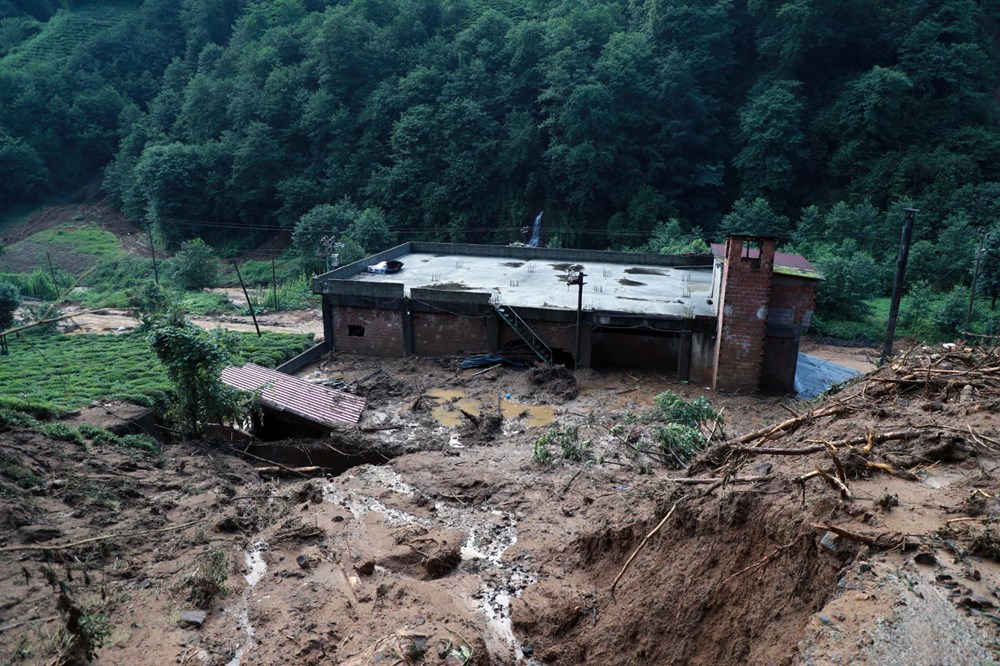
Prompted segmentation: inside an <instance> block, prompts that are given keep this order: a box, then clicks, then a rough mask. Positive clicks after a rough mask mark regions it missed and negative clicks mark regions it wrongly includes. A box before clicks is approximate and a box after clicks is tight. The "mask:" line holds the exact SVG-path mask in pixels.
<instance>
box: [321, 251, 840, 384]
mask: <svg viewBox="0 0 1000 666" xmlns="http://www.w3.org/2000/svg"><path fill="white" fill-rule="evenodd" d="M382 262H402V269H401V270H399V271H398V272H395V273H388V272H381V271H382V270H383V269H384V268H385V266H386V264H383V263H382ZM370 266H378V268H374V269H373V270H375V271H378V272H370V271H369V267H370ZM580 273H583V275H584V278H583V281H584V285H583V288H582V291H581V289H580V287H579V286H578V284H577V282H576V280H577V279H578V278H577V276H578V275H579V274H580ZM819 279H821V278H820V276H819V274H818V273H817V272H816V270H815V269H814V268H813V267H812V265H811V264H810V263H809V262H808V261H806V260H805V259H803V258H802V257H799V256H796V255H783V254H781V253H776V252H775V239H774V238H768V237H750V236H733V237H730V238H729V239H728V241H727V243H726V245H724V246H716V247H714V248H713V253H712V254H705V255H685V256H665V255H658V254H644V253H625V252H599V251H591V250H566V249H548V248H529V247H508V246H488V245H459V244H444V243H421V242H412V243H404V244H403V245H400V246H398V247H395V248H392V249H390V250H386V251H385V252H382V253H380V254H377V255H374V256H372V257H369V258H367V259H365V260H363V261H360V262H356V263H354V264H350V265H348V266H344V267H341V268H338V269H336V270H334V271H331V272H329V273H325V274H323V275H320V276H318V277H316V278H314V279H313V291H315V292H316V293H318V294H322V296H323V322H324V338H325V341H326V344H327V347H328V348H330V349H336V350H337V351H342V352H346V353H355V354H365V355H371V356H409V355H416V356H445V355H461V354H468V355H476V354H483V353H490V352H496V351H498V350H500V349H502V348H504V346H505V345H508V344H509V343H515V342H522V343H524V344H525V345H527V346H528V348H529V349H531V350H532V353H534V354H535V355H536V356H537V357H538V358H539V359H541V360H544V361H546V362H556V363H565V364H566V365H569V366H571V367H572V366H573V365H576V366H577V367H581V368H588V367H635V368H653V369H659V370H663V371H670V372H677V375H678V377H679V378H680V379H681V380H685V381H691V382H694V383H697V384H702V385H711V386H712V387H714V388H717V389H720V390H727V391H734V390H766V391H783V392H788V391H791V390H792V387H793V385H794V378H795V366H796V362H797V357H798V343H799V332H800V331H801V330H802V329H803V328H804V327H806V326H808V325H809V322H810V321H811V318H812V313H813V309H814V303H815V298H814V290H815V285H816V283H817V280H819ZM578 305H579V306H582V307H581V308H580V313H579V321H578Z"/></svg>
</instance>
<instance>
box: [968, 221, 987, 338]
mask: <svg viewBox="0 0 1000 666" xmlns="http://www.w3.org/2000/svg"><path fill="white" fill-rule="evenodd" d="M988 235H989V232H986V233H984V234H983V235H982V236H980V237H979V249H978V250H976V270H975V272H974V273H973V274H972V288H971V289H969V309H968V310H966V311H965V330H966V331H968V330H969V328H970V324H971V323H972V306H973V304H974V303H975V302H976V281H978V280H979V268H980V266H982V262H983V246H985V245H986V237H987V236H988Z"/></svg>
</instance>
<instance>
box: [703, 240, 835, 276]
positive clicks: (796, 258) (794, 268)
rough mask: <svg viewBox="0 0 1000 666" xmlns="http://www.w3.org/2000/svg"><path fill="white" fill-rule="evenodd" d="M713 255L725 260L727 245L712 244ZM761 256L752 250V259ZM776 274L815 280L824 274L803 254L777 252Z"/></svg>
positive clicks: (755, 249)
mask: <svg viewBox="0 0 1000 666" xmlns="http://www.w3.org/2000/svg"><path fill="white" fill-rule="evenodd" d="M712 254H714V255H715V256H716V258H718V259H724V258H725V257H726V244H725V243H712ZM759 254H760V250H759V249H757V248H751V249H750V258H751V259H756V258H757V256H758V255H759ZM774 272H775V273H783V274H785V275H797V276H799V277H805V278H811V279H813V280H822V279H823V276H822V274H820V272H819V271H818V270H816V267H815V266H813V265H812V262H811V261H809V260H808V259H806V258H805V257H803V256H802V255H801V254H788V253H786V252H775V253H774Z"/></svg>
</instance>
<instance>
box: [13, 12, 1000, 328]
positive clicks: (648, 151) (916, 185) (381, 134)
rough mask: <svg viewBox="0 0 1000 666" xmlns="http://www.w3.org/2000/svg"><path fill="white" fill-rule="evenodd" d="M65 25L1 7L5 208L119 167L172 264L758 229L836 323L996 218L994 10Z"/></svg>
mask: <svg viewBox="0 0 1000 666" xmlns="http://www.w3.org/2000/svg"><path fill="white" fill-rule="evenodd" d="M54 4H55V3H54V2H27V1H26V0H0V16H2V17H6V18H3V19H2V21H0V58H2V59H0V202H4V201H6V202H11V201H15V200H24V199H30V198H37V197H41V196H44V195H45V194H46V193H47V192H51V191H54V190H65V189H67V188H71V187H74V186H78V185H80V184H82V183H84V182H86V181H88V180H91V179H93V178H94V177H95V175H97V174H99V173H101V170H103V174H104V177H105V179H104V189H105V191H106V192H107V193H108V194H109V195H110V197H111V198H112V200H113V201H114V202H115V203H116V204H117V205H119V206H120V207H121V208H122V209H123V210H124V211H125V212H126V213H127V214H128V215H129V216H131V217H133V218H135V219H149V220H152V221H153V222H154V223H155V224H156V225H157V227H158V229H159V230H160V232H161V233H162V235H163V237H164V238H165V239H166V240H167V241H168V242H169V243H171V244H173V245H176V244H178V243H179V242H180V241H181V240H183V239H185V238H189V237H193V236H202V237H204V238H206V240H209V242H212V243H215V244H219V243H225V244H228V245H229V246H232V245H233V244H234V243H239V242H243V243H247V244H249V243H252V242H253V241H254V240H255V238H258V237H259V236H261V235H263V234H264V233H266V232H269V231H271V230H273V229H276V228H285V229H291V228H293V227H294V226H295V225H296V224H298V222H299V221H300V220H301V219H302V218H303V216H304V215H305V216H307V217H306V220H307V224H306V226H307V227H309V228H311V229H316V228H322V227H323V226H324V225H327V226H329V225H333V227H334V230H335V231H339V232H344V233H345V234H346V237H345V240H347V241H348V242H352V243H354V242H356V243H358V244H360V245H361V246H364V249H365V250H375V249H378V247H376V246H378V245H382V244H385V243H389V242H392V241H393V240H397V239H409V238H418V237H419V238H430V239H438V240H448V241H472V242H501V243H506V242H510V241H513V240H522V239H523V238H522V228H523V227H525V226H527V225H529V224H530V222H531V220H532V219H533V218H534V216H535V215H536V214H537V212H538V211H540V210H543V209H544V211H545V216H544V235H543V242H545V243H548V244H554V245H564V246H579V247H597V248H605V247H607V248H627V247H633V248H634V247H640V246H644V245H646V244H647V243H649V246H648V247H649V248H650V249H653V250H668V251H677V250H683V249H687V248H691V247H697V246H698V244H697V243H695V244H694V245H692V244H691V241H692V240H693V239H698V238H700V239H704V238H718V237H720V236H721V235H722V234H723V233H724V232H725V231H731V230H738V231H768V232H772V233H777V234H780V235H781V236H782V238H783V240H784V241H785V243H786V244H789V245H791V246H793V247H794V248H795V249H798V250H800V251H803V252H806V253H807V254H809V255H810V256H813V257H815V258H817V259H819V260H820V263H821V264H822V266H823V268H824V270H825V271H826V272H827V274H828V277H829V278H830V279H831V281H832V282H831V284H839V283H838V281H840V282H843V285H842V287H843V288H842V289H840V290H839V291H838V290H834V289H829V288H828V289H827V296H828V298H827V302H825V303H824V308H825V309H826V310H827V311H828V312H831V313H833V312H836V311H837V310H838V309H839V310H843V309H847V308H849V307H850V305H851V301H850V299H844V298H843V297H842V296H843V294H845V293H855V294H856V293H867V294H878V293H880V292H882V291H883V290H884V289H885V288H886V286H887V285H888V283H889V279H890V274H891V270H892V261H893V258H894V256H895V251H896V245H897V240H898V229H899V224H900V221H901V217H902V216H901V208H902V207H903V206H904V205H913V206H916V207H917V208H919V209H920V210H921V212H920V214H919V215H918V218H917V222H918V223H917V232H916V236H915V241H916V245H915V247H914V255H913V262H914V264H915V266H916V268H915V269H914V270H915V271H916V273H915V274H916V275H918V276H920V277H923V278H925V279H926V280H928V282H929V285H928V287H927V288H928V289H933V290H938V291H940V290H948V289H951V288H952V287H953V286H955V285H960V284H967V283H968V282H969V278H970V275H969V273H970V267H971V265H972V263H973V260H974V257H975V252H976V248H977V247H978V242H979V237H980V235H981V234H982V233H983V232H984V231H986V230H987V229H988V228H989V227H991V226H993V225H996V223H997V222H996V221H997V219H998V217H997V215H996V213H997V210H998V209H1000V199H998V197H1000V185H998V184H997V182H998V181H1000V173H998V170H1000V163H998V161H997V159H996V156H997V155H998V154H1000V128H998V126H997V120H998V114H997V110H998V109H997V98H996V89H997V83H998V82H997V71H998V67H997V64H998V63H997V57H996V44H995V39H996V36H997V34H998V22H997V19H998V16H1000V9H998V7H997V5H996V3H994V2H991V1H989V0H979V1H976V0H915V1H913V0H911V1H906V2H904V1H902V0H882V1H878V0H823V1H821V0H719V1H712V0H702V1H697V0H691V1H687V2H684V1H683V0H645V1H644V0H566V1H565V2H544V1H542V0H351V1H341V2H331V1H324V0H259V1H254V0H145V1H144V2H142V1H140V0H135V1H134V2H127V1H125V0H119V1H118V2H84V1H82V0H81V1H77V2H64V3H63V5H64V7H63V8H62V9H58V8H57V7H55V6H54ZM66 5H68V7H67V6H66ZM88 16H89V17H90V20H89V22H87V21H85V20H84V19H86V18H87V17H88ZM81 25H84V27H82V28H81ZM67 41H70V42H71V43H70V44H69V46H67V45H66V43H67ZM318 206H319V207H321V208H318V209H317V207H318ZM362 217H363V220H362V221H361V222H358V221H357V220H358V219H359V218H362ZM352 220H353V222H352ZM234 229H240V230H242V233H238V234H233V233H232V232H233V230H234ZM304 231H306V229H303V232H304ZM300 235H301V234H300ZM303 237H305V236H303ZM998 237H1000V233H997V234H993V235H992V236H991V237H990V238H988V240H987V249H988V251H989V252H994V254H995V253H1000V238H998ZM234 238H236V239H238V240H236V241H234V240H233V239H234ZM991 248H992V249H991ZM991 256H992V255H991ZM992 263H993V264H995V263H997V262H996V261H993V262H992ZM986 269H987V275H986V277H985V279H983V280H982V282H981V283H980V284H981V285H985V289H986V290H987V293H989V294H991V295H995V294H996V292H997V290H998V288H1000V279H998V277H997V276H996V275H994V274H995V273H1000V271H997V270H996V269H994V268H993V267H992V266H991V265H990V262H987V266H986ZM838 294H839V295H838ZM838 299H840V300H839V301H838Z"/></svg>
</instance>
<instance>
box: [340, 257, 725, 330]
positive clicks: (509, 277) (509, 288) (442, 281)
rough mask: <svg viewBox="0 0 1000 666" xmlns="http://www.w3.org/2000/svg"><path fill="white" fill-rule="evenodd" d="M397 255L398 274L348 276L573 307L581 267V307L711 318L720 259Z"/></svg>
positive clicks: (509, 301) (501, 299)
mask: <svg viewBox="0 0 1000 666" xmlns="http://www.w3.org/2000/svg"><path fill="white" fill-rule="evenodd" d="M640 257H641V255H640ZM640 257H637V258H640ZM395 258H396V259H397V260H399V261H402V262H403V268H402V270H401V271H399V272H398V273H393V274H389V275H387V274H376V273H359V274H357V275H354V276H352V277H350V278H348V279H347V280H348V281H350V282H371V283H383V284H385V283H395V284H400V283H402V285H403V290H404V293H405V295H406V296H407V297H409V296H410V290H411V289H441V290H446V291H458V292H489V293H490V294H492V297H493V300H494V302H495V303H498V304H503V305H509V306H511V307H514V308H518V307H528V308H548V309H558V310H576V304H577V294H578V289H579V287H577V286H576V285H568V284H567V280H568V279H569V276H570V273H571V272H575V271H581V270H582V271H583V272H584V273H585V274H586V278H585V279H584V282H585V285H584V288H583V308H584V310H590V311H598V312H601V311H603V312H623V313H634V314H642V315H651V316H665V317H680V318H685V319H691V318H693V317H715V316H716V312H717V304H718V302H719V301H718V293H719V282H720V281H721V269H720V264H719V262H716V264H715V266H714V267H713V266H710V265H709V266H703V267H669V266H657V265H648V264H647V265H643V264H640V263H635V264H629V263H611V262H601V261H580V262H579V263H573V262H572V261H553V260H551V259H535V258H532V259H522V258H511V257H488V256H474V255H473V256H470V255H465V254H432V253H424V252H414V253H409V254H403V255H401V256H396V257H395Z"/></svg>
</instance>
